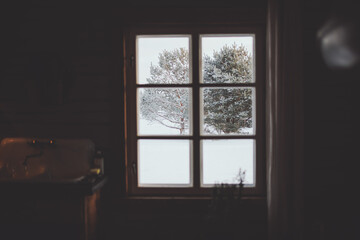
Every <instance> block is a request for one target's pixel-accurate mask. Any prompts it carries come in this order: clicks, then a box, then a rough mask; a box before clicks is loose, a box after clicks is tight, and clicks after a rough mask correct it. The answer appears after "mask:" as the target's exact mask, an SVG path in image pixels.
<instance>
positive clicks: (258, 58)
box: [124, 24, 266, 196]
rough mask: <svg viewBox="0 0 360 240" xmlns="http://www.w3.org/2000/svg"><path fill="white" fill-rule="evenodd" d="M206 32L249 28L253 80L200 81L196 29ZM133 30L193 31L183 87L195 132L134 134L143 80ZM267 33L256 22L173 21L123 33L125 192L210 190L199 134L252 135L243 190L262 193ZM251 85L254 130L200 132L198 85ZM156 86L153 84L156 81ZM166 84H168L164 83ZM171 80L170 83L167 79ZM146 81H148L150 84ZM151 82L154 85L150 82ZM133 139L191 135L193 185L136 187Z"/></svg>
mask: <svg viewBox="0 0 360 240" xmlns="http://www.w3.org/2000/svg"><path fill="white" fill-rule="evenodd" d="M207 34H224V35H225V34H253V35H254V36H255V66H256V67H255V76H256V77H255V82H254V83H244V84H204V83H200V81H199V79H200V72H199V71H200V67H199V63H200V56H199V44H200V43H199V41H200V38H199V37H200V35H207ZM137 35H191V46H190V47H191V51H192V55H191V59H190V64H192V71H191V74H192V82H191V83H189V84H186V85H181V86H184V87H191V88H192V97H193V107H192V110H193V116H192V117H193V123H194V126H193V133H192V135H188V136H140V137H139V136H137V124H136V122H137V119H136V112H137V99H136V91H137V88H138V87H141V84H137V83H136V59H135V57H136V52H135V49H136V36H137ZM264 40H265V36H264V29H263V28H261V27H259V26H254V27H244V25H231V26H228V25H214V24H212V25H202V26H189V25H184V26H181V25H172V26H151V25H146V26H143V27H133V28H129V29H126V31H125V34H124V59H125V61H124V62H125V71H124V75H125V76H124V79H125V81H124V91H125V93H124V99H125V145H126V153H125V158H126V187H127V189H126V192H127V194H128V195H131V196H209V195H210V194H211V191H212V188H211V187H200V177H201V176H200V161H201V160H200V140H201V139H217V138H219V139H254V140H255V141H256V151H255V159H256V161H255V169H256V170H255V183H256V185H255V187H245V188H244V195H246V196H265V195H266V190H265V189H266V188H265V187H266V183H265V167H266V166H265V74H264V73H265V51H264V49H265V41H264ZM208 85H210V86H212V87H214V86H219V87H221V86H231V87H239V86H240V87H254V88H255V89H256V91H255V94H256V97H255V99H256V103H255V111H256V120H255V123H256V125H255V129H256V134H255V136H253V135H250V136H247V135H244V136H239V135H236V136H232V135H229V136H222V135H220V136H206V135H205V136H200V129H199V126H200V119H199V118H200V110H199V108H198V107H199V106H200V103H199V99H200V96H199V95H200V87H201V86H203V87H204V86H205V87H206V86H208ZM155 86H156V85H155ZM162 86H166V85H162ZM169 86H172V85H169ZM146 87H149V86H148V85H147V86H146ZM153 87H154V86H153ZM137 139H190V140H193V153H192V159H193V161H192V162H193V168H192V170H193V186H192V187H185V188H182V187H176V188H171V187H169V188H168V187H138V186H137V185H138V184H137V180H138V176H137Z"/></svg>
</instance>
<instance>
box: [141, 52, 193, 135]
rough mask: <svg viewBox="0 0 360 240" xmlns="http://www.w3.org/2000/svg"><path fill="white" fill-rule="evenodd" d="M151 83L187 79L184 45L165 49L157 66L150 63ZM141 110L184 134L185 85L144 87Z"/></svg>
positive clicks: (146, 117) (143, 113)
mask: <svg viewBox="0 0 360 240" xmlns="http://www.w3.org/2000/svg"><path fill="white" fill-rule="evenodd" d="M146 80H147V82H148V83H150V84H186V83H189V52H188V51H187V50H185V49H184V48H180V49H175V50H173V51H166V50H164V51H163V52H162V53H161V54H160V55H159V62H158V65H157V66H153V65H151V67H150V78H147V79H146ZM140 101H141V104H140V113H141V115H142V117H143V118H145V119H147V120H149V121H151V122H154V121H155V122H158V123H160V124H162V125H164V126H166V127H169V128H174V129H178V130H179V133H180V134H184V133H185V130H186V129H188V128H189V113H188V104H189V89H188V88H144V89H143V91H141V94H140Z"/></svg>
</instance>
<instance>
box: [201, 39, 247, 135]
mask: <svg viewBox="0 0 360 240" xmlns="http://www.w3.org/2000/svg"><path fill="white" fill-rule="evenodd" d="M252 68H253V65H252V57H251V55H250V54H249V53H248V52H247V50H246V49H245V47H244V46H242V45H240V46H237V45H235V44H233V45H232V46H228V45H225V46H224V47H222V48H221V49H220V51H218V52H216V51H215V52H214V54H213V56H212V57H209V56H204V63H203V81H204V83H249V82H251V81H252V76H253V75H252V72H253V71H252ZM203 97H204V124H205V131H206V132H208V133H218V134H220V133H227V134H229V133H239V132H240V131H241V129H242V128H250V127H252V90H251V89H250V88H230V87H227V88H205V89H204V92H203Z"/></svg>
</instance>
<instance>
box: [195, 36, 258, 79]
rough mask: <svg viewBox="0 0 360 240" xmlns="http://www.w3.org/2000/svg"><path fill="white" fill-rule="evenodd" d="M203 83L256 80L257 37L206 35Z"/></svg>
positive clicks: (203, 43)
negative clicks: (255, 50)
mask: <svg viewBox="0 0 360 240" xmlns="http://www.w3.org/2000/svg"><path fill="white" fill-rule="evenodd" d="M200 38H201V56H202V61H201V62H202V64H201V65H202V71H201V75H202V76H201V82H203V83H250V82H255V77H254V73H255V71H254V64H253V63H254V41H255V36H254V35H203V36H201V37H200Z"/></svg>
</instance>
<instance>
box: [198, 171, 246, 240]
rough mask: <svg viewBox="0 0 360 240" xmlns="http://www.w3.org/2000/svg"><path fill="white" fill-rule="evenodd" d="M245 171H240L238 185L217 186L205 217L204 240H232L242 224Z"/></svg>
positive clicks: (221, 184) (222, 184)
mask: <svg viewBox="0 0 360 240" xmlns="http://www.w3.org/2000/svg"><path fill="white" fill-rule="evenodd" d="M244 179H245V171H242V170H241V169H240V170H239V173H238V176H237V181H238V183H236V184H227V183H220V184H215V187H214V189H213V192H212V199H211V202H210V205H209V212H208V214H207V215H206V217H205V229H204V231H205V232H204V235H203V236H204V238H203V239H204V240H205V239H206V240H209V239H225V240H227V239H232V237H235V236H231V235H232V234H233V233H234V232H236V230H237V229H238V227H239V225H240V224H241V218H242V216H241V214H240V211H239V210H240V208H241V206H242V192H243V188H244Z"/></svg>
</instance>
